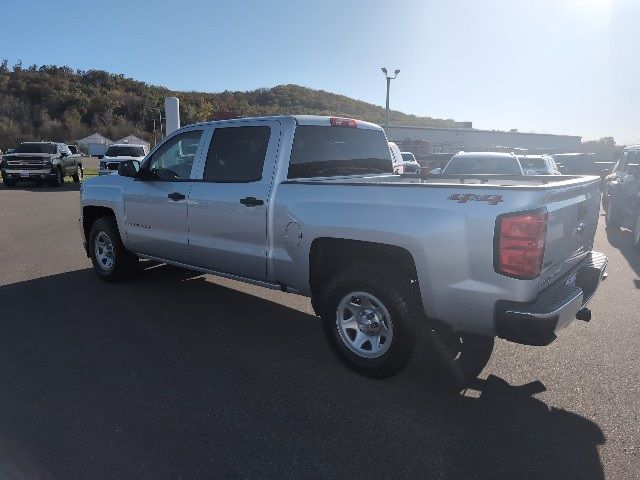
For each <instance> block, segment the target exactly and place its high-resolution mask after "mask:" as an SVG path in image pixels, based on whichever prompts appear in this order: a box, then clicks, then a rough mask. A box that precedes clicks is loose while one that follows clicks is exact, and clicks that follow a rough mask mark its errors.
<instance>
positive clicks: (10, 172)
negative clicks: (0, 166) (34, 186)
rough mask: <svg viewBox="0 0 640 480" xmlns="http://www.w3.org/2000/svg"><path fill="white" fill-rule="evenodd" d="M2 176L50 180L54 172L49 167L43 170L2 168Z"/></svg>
mask: <svg viewBox="0 0 640 480" xmlns="http://www.w3.org/2000/svg"><path fill="white" fill-rule="evenodd" d="M2 177H3V178H8V179H11V180H16V181H20V180H22V181H25V182H26V181H29V182H32V181H38V180H40V181H41V180H50V179H52V178H55V173H53V172H52V170H51V169H45V170H17V169H4V170H2Z"/></svg>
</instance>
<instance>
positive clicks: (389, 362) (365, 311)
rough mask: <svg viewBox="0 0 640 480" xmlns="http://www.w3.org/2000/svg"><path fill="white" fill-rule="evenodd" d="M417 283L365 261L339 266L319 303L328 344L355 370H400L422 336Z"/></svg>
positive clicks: (375, 373)
mask: <svg viewBox="0 0 640 480" xmlns="http://www.w3.org/2000/svg"><path fill="white" fill-rule="evenodd" d="M418 305H419V302H418V292H417V284H415V283H412V282H411V280H410V279H409V278H403V277H402V276H400V275H396V274H395V273H394V272H393V271H392V270H390V269H386V268H382V267H378V266H374V265H360V266H353V267H347V268H345V269H344V270H342V271H340V272H339V273H338V274H337V275H336V276H335V277H334V278H333V279H332V280H331V281H330V282H329V284H328V285H327V287H326V288H325V289H324V291H323V293H322V295H321V299H320V302H319V310H320V312H321V318H322V327H323V330H324V334H325V336H326V338H327V341H328V342H329V345H330V346H331V348H332V349H333V350H334V352H335V353H336V354H337V356H338V358H339V359H340V360H341V361H342V363H344V364H345V365H346V366H347V367H348V368H350V369H351V370H353V371H355V372H357V373H360V374H362V375H365V376H367V377H371V378H388V377H392V376H394V375H396V374H398V373H399V372H400V371H401V370H402V369H403V368H404V367H405V366H406V365H407V363H409V360H411V357H412V355H413V352H414V350H415V346H416V343H417V340H418V337H419V333H420V329H419V319H420V316H419V313H418V312H419V310H418Z"/></svg>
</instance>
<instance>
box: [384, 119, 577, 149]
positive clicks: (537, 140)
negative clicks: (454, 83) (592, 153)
mask: <svg viewBox="0 0 640 480" xmlns="http://www.w3.org/2000/svg"><path fill="white" fill-rule="evenodd" d="M385 131H386V133H387V137H388V138H389V141H393V142H396V143H405V142H421V143H422V142H424V143H425V146H426V148H427V149H428V150H429V151H428V152H425V154H427V153H428V154H432V153H441V152H444V153H455V152H458V151H460V150H474V149H477V150H481V151H483V150H489V149H491V148H492V147H500V148H506V149H527V150H529V151H535V150H541V151H542V150H544V151H548V150H554V151H557V152H575V151H579V150H580V146H581V144H582V137H578V136H573V135H553V134H548V133H525V132H518V131H515V130H512V131H510V132H504V131H499V130H477V129H475V128H425V127H403V126H389V127H388V128H386V129H385Z"/></svg>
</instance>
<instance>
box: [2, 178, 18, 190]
mask: <svg viewBox="0 0 640 480" xmlns="http://www.w3.org/2000/svg"><path fill="white" fill-rule="evenodd" d="M2 184H3V185H4V186H5V187H8V188H12V187H15V186H16V181H15V180H10V179H8V178H7V177H3V178H2Z"/></svg>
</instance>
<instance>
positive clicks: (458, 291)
mask: <svg viewBox="0 0 640 480" xmlns="http://www.w3.org/2000/svg"><path fill="white" fill-rule="evenodd" d="M514 173H518V174H519V173H521V172H514ZM119 174H120V175H106V176H102V177H97V178H92V179H90V180H88V181H86V182H84V183H83V186H82V189H81V196H80V198H81V200H80V203H81V216H80V221H79V226H80V230H81V234H82V238H83V241H84V245H85V250H86V252H87V255H88V256H89V257H90V258H91V260H92V262H93V265H94V269H95V271H96V273H97V274H98V275H99V277H101V278H102V279H104V280H106V281H121V280H124V279H126V278H127V277H129V276H130V275H131V274H132V273H134V272H135V270H136V265H137V261H138V259H139V258H146V259H153V260H156V261H160V262H164V263H167V264H171V265H175V266H179V267H183V268H187V269H192V270H195V271H199V272H203V273H212V274H216V275H221V276H225V277H230V278H234V279H238V280H241V281H245V282H249V283H253V284H257V285H262V286H265V287H269V288H275V289H279V290H282V291H284V292H292V293H297V294H301V295H305V296H308V297H310V299H311V304H312V306H313V308H314V310H315V312H316V313H317V314H318V316H319V317H320V318H321V323H322V326H323V330H324V333H325V336H326V338H327V340H328V342H329V344H330V346H331V347H332V349H333V350H334V351H335V353H336V354H337V356H338V357H339V359H340V360H341V361H342V362H343V363H344V364H345V365H347V366H348V367H349V368H351V369H353V370H355V371H357V372H359V373H361V374H364V375H367V376H370V377H374V378H385V377H390V376H392V375H395V374H396V373H398V372H399V371H400V370H402V368H403V367H404V366H405V365H406V364H407V363H408V362H409V360H410V358H412V357H413V356H414V355H413V354H414V352H416V351H417V350H419V351H421V352H425V349H426V352H427V354H428V353H429V352H430V351H431V350H430V349H433V351H436V350H437V351H438V352H439V353H438V355H435V356H434V357H433V358H436V357H439V358H443V357H445V356H447V355H450V358H447V359H446V360H447V361H449V360H450V361H451V362H459V363H457V364H455V365H458V366H459V367H460V369H459V370H461V371H462V372H463V373H464V374H465V375H466V374H469V375H476V374H477V373H479V371H480V370H481V369H482V368H483V367H484V364H486V361H487V360H488V358H489V356H488V355H489V354H490V353H491V349H492V347H493V339H494V337H495V336H498V337H501V338H504V339H507V340H511V341H514V342H518V343H523V344H528V345H548V344H549V343H551V342H552V341H553V340H554V339H555V338H556V334H557V333H558V332H559V331H560V330H561V329H563V328H565V327H567V325H569V324H570V323H571V322H572V321H573V320H574V319H575V318H578V319H583V320H588V319H589V318H590V312H589V310H588V309H587V308H586V307H585V304H586V303H587V301H588V300H589V299H590V298H591V297H592V296H593V295H594V293H595V291H596V289H597V288H598V285H599V283H600V281H601V280H602V279H603V278H604V270H605V267H606V263H607V259H606V257H605V256H604V255H603V254H601V253H598V252H594V251H592V245H593V239H594V235H595V232H596V228H597V223H598V212H599V194H598V182H599V178H598V177H578V176H537V177H525V176H522V175H459V174H455V175H438V176H434V177H430V178H429V179H428V180H422V179H419V178H411V179H407V178H403V177H401V176H399V175H394V174H393V165H392V160H391V156H390V151H389V147H388V145H387V139H386V137H385V134H384V131H383V130H382V129H381V128H380V127H379V126H377V125H374V124H371V123H367V122H364V121H359V120H354V119H346V118H335V117H316V116H279V117H265V118H244V119H235V120H227V121H214V122H208V123H201V124H195V125H190V126H187V127H183V128H181V129H180V130H178V131H176V132H174V133H173V134H171V135H170V136H168V137H167V138H166V139H165V140H164V141H163V142H162V143H160V144H159V145H157V146H156V147H155V148H154V149H153V150H152V151H151V152H150V153H149V154H148V155H147V156H146V157H145V159H144V160H143V161H142V162H137V161H133V160H130V161H124V162H121V163H120V164H119ZM203 301H206V299H203ZM265 321H266V320H265ZM424 338H427V339H429V340H433V341H428V342H422V341H420V340H421V339H424ZM417 346H420V348H419V349H418V348H417ZM443 346H444V347H445V348H441V347H443ZM436 347H437V348H436ZM442 352H444V354H443V353H442ZM478 352H480V353H478ZM465 361H466V362H467V363H464V362H465Z"/></svg>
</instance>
